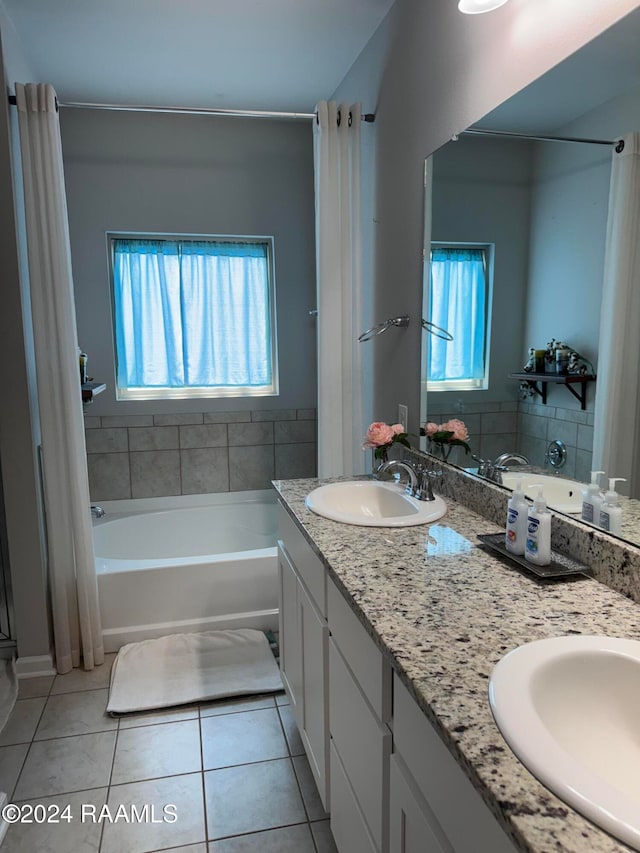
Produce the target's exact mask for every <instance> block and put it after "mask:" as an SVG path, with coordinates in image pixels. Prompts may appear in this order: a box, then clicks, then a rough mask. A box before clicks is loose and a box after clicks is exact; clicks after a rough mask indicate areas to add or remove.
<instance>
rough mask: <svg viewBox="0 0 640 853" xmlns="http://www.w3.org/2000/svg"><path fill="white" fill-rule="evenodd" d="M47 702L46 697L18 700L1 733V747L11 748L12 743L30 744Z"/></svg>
mask: <svg viewBox="0 0 640 853" xmlns="http://www.w3.org/2000/svg"><path fill="white" fill-rule="evenodd" d="M46 701H47V700H46V697H41V698H38V699H18V701H17V702H16V704H15V705H14V707H13V711H12V712H11V716H10V717H9V719H8V720H7V724H6V725H5V727H4V728H3V729H2V733H0V746H9V745H10V744H12V743H29V741H31V740H32V738H33V735H34V732H35V730H36V728H37V727H38V721H39V720H40V715H41V714H42V709H43V708H44V706H45V704H46Z"/></svg>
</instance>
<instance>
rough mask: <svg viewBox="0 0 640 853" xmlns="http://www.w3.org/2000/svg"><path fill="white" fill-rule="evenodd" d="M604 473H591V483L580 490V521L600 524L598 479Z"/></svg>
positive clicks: (600, 503)
mask: <svg viewBox="0 0 640 853" xmlns="http://www.w3.org/2000/svg"><path fill="white" fill-rule="evenodd" d="M600 474H604V471H592V472H591V483H590V485H588V486H587V487H586V489H583V490H582V516H581V518H582V520H583V521H590V522H591V523H592V524H600V509H601V508H602V496H601V495H600V484H599V483H598V478H599V476H600Z"/></svg>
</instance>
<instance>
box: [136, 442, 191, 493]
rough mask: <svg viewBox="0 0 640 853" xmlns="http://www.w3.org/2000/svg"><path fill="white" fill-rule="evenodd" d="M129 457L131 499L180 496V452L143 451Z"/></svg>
mask: <svg viewBox="0 0 640 853" xmlns="http://www.w3.org/2000/svg"><path fill="white" fill-rule="evenodd" d="M129 455H130V457H131V497H132V498H156V497H162V496H164V495H179V494H180V452H179V451H178V450H143V451H139V452H136V453H131V454H129Z"/></svg>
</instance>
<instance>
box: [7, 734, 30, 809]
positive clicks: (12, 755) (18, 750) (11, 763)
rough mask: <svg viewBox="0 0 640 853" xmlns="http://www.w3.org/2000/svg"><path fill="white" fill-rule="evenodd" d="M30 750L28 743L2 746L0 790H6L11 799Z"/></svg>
mask: <svg viewBox="0 0 640 853" xmlns="http://www.w3.org/2000/svg"><path fill="white" fill-rule="evenodd" d="M28 751H29V744H28V743H19V744H16V745H15V746H3V747H0V791H4V793H5V794H6V795H7V799H8V800H9V801H11V796H12V794H13V789H14V788H15V786H16V782H17V781H18V776H19V775H20V771H21V770H22V765H23V764H24V759H25V757H26V755H27V752H28Z"/></svg>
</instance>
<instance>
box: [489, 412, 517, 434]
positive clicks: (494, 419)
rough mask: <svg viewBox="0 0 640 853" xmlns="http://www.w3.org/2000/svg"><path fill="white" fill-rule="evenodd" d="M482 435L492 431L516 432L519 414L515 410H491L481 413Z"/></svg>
mask: <svg viewBox="0 0 640 853" xmlns="http://www.w3.org/2000/svg"><path fill="white" fill-rule="evenodd" d="M480 423H481V425H482V429H481V432H482V435H485V434H490V433H505V432H516V430H517V428H518V416H517V414H516V413H515V412H489V413H487V414H484V415H481V420H480Z"/></svg>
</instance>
